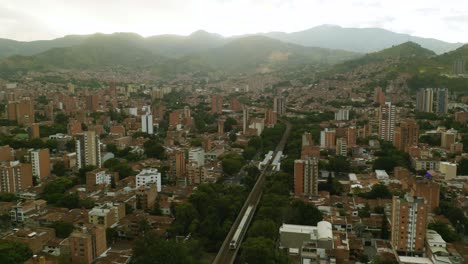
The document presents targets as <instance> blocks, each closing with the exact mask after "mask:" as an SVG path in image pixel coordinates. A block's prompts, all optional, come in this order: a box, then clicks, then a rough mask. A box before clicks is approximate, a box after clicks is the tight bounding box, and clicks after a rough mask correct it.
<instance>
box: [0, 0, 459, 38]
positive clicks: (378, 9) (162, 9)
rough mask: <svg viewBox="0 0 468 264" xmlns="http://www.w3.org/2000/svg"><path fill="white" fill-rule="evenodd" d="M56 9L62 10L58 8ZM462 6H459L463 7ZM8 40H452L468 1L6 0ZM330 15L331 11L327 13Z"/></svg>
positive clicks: (3, 33)
mask: <svg viewBox="0 0 468 264" xmlns="http://www.w3.org/2000/svg"><path fill="white" fill-rule="evenodd" d="M50 7H54V8H50ZM455 7H456V8H455ZM0 14H1V15H0V22H1V23H0V25H1V26H0V38H8V39H15V40H21V41H31V40H39V39H53V38H57V37H62V36H64V35H71V34H79V35H80V34H92V33H96V32H100V33H113V32H135V33H137V34H140V35H142V36H145V37H147V36H153V35H161V34H177V35H189V34H190V33H192V32H194V31H197V30H206V31H208V32H213V33H218V34H221V35H223V36H225V37H229V36H235V35H243V34H255V33H260V32H271V31H281V32H288V33H289V32H297V31H301V30H305V29H308V28H311V27H315V26H319V25H323V24H333V25H339V26H342V27H353V28H383V29H387V30H390V31H394V32H398V33H405V34H410V35H413V36H419V37H426V38H435V39H440V40H443V41H448V42H468V36H467V35H466V34H463V33H464V29H465V28H466V27H467V26H468V4H466V3H463V2H462V1H460V0H448V1H444V3H443V5H442V4H441V3H440V1H435V0H433V1H424V2H423V1H419V0H418V1H411V2H403V1H377V0H360V1H346V2H344V1H339V0H333V1H322V0H314V1H305V0H290V1H264V0H242V1H230V0H207V1H203V2H200V1H193V0H190V1H181V0H175V1H144V0H140V1H119V2H118V3H115V2H113V1H108V0H104V1H98V2H96V1H89V0H85V1H67V2H66V3H62V2H60V1H56V0H46V1H41V3H35V2H30V1H22V0H20V1H15V2H9V3H7V2H6V1H3V0H1V1H0ZM323 14H327V16H324V15H323Z"/></svg>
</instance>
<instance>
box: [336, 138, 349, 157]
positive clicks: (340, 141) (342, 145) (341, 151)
mask: <svg viewBox="0 0 468 264" xmlns="http://www.w3.org/2000/svg"><path fill="white" fill-rule="evenodd" d="M336 155H339V156H347V155H348V144H347V143H346V139H345V138H342V137H340V138H337V139H336Z"/></svg>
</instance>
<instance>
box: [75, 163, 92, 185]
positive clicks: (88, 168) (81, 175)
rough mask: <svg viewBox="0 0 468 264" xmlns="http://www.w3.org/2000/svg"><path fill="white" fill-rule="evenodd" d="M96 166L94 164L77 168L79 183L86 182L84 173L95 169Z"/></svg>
mask: <svg viewBox="0 0 468 264" xmlns="http://www.w3.org/2000/svg"><path fill="white" fill-rule="evenodd" d="M96 168H97V167H96V166H94V165H87V166H85V167H83V168H81V169H79V170H78V178H79V179H80V182H81V183H86V174H87V173H88V172H90V171H93V170H95V169H96Z"/></svg>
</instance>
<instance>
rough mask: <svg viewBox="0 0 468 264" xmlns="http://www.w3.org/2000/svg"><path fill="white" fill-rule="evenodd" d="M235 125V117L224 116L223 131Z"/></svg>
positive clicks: (229, 129)
mask: <svg viewBox="0 0 468 264" xmlns="http://www.w3.org/2000/svg"><path fill="white" fill-rule="evenodd" d="M235 125H237V121H236V119H234V118H232V117H228V118H226V121H225V122H224V131H225V132H229V131H231V130H232V128H233V127H234V126H235Z"/></svg>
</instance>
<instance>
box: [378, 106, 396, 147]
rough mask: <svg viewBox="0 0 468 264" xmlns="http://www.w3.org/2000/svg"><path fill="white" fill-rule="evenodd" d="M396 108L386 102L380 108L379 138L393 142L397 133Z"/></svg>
mask: <svg viewBox="0 0 468 264" xmlns="http://www.w3.org/2000/svg"><path fill="white" fill-rule="evenodd" d="M395 115H396V110H395V106H394V105H392V103H390V102H385V104H384V105H381V106H380V111H379V138H380V139H383V140H386V141H392V142H393V135H394V132H395Z"/></svg>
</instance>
